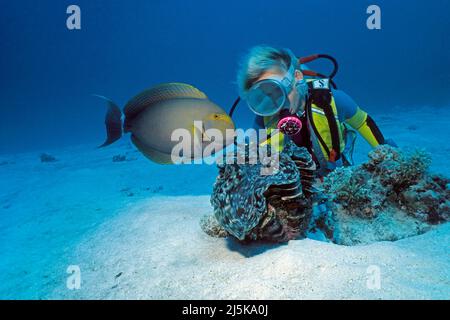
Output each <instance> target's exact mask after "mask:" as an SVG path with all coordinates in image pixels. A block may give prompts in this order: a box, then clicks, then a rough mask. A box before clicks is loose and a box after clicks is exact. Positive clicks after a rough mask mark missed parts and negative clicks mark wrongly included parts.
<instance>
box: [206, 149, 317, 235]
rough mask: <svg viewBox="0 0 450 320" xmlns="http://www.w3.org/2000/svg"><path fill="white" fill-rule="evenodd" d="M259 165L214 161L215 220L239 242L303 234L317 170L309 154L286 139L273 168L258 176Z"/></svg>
mask: <svg viewBox="0 0 450 320" xmlns="http://www.w3.org/2000/svg"><path fill="white" fill-rule="evenodd" d="M241 156H242V155H241ZM236 158H237V156H236ZM236 158H235V159H236ZM262 166H263V165H262V164H261V163H259V162H258V163H257V164H249V163H245V164H238V163H237V162H236V161H235V162H234V163H233V164H223V165H219V175H218V177H217V179H216V182H215V184H214V187H213V193H212V196H211V204H212V206H213V208H214V215H215V218H216V219H217V221H218V223H219V225H220V226H221V227H222V228H223V229H224V230H226V232H227V233H228V234H229V235H232V236H234V237H235V238H237V239H239V240H240V241H249V240H267V241H273V242H285V241H288V240H291V239H295V238H298V237H300V236H302V235H304V233H305V231H306V229H307V226H308V223H309V220H310V217H311V194H312V193H313V189H312V183H313V180H314V171H315V169H316V166H315V163H314V161H313V160H312V158H311V155H310V154H309V153H308V151H307V150H306V149H305V148H299V147H296V146H294V145H293V144H289V145H288V146H287V147H286V148H285V149H284V150H283V152H281V153H280V154H279V170H278V171H277V172H274V173H273V174H271V175H261V169H262Z"/></svg>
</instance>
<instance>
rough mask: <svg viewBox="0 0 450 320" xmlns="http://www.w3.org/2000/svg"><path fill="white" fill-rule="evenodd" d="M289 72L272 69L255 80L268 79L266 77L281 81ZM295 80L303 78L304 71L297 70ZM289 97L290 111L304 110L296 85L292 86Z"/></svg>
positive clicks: (292, 112)
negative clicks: (301, 108)
mask: <svg viewBox="0 0 450 320" xmlns="http://www.w3.org/2000/svg"><path fill="white" fill-rule="evenodd" d="M286 74H287V72H286V71H281V70H279V69H272V70H268V71H266V72H264V73H263V74H262V75H261V76H260V77H259V78H258V79H257V80H256V81H255V82H257V81H261V80H266V79H274V80H278V81H281V80H282V79H283V78H284V77H286ZM294 77H295V82H297V81H300V80H302V79H303V73H302V72H301V71H300V70H295V74H294ZM288 99H289V112H290V113H291V114H296V113H297V112H299V111H300V112H303V110H300V107H301V106H300V97H299V94H298V91H297V90H296V88H295V85H293V86H292V89H291V91H290V92H289V93H288Z"/></svg>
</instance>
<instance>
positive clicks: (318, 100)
mask: <svg viewBox="0 0 450 320" xmlns="http://www.w3.org/2000/svg"><path fill="white" fill-rule="evenodd" d="M316 81H320V80H316ZM316 81H311V82H309V83H308V86H309V99H308V102H307V104H306V113H307V116H308V120H309V123H310V125H311V127H312V129H313V131H314V133H315V135H316V137H317V139H318V140H319V142H320V144H321V145H322V147H323V149H324V150H325V152H326V153H327V156H328V159H329V161H330V162H336V161H337V160H339V159H340V158H341V144H340V138H339V137H340V135H339V127H338V123H337V120H336V118H335V114H334V112H333V108H332V106H331V99H332V93H331V90H330V88H329V87H328V85H325V86H323V82H321V83H320V85H319V86H317V85H314V83H315V82H316ZM312 104H315V105H316V106H317V107H318V108H320V109H322V110H323V112H324V115H325V117H326V119H327V122H328V127H329V128H330V133H331V145H332V149H331V150H330V149H329V148H328V146H327V144H326V143H325V141H324V140H323V138H322V136H321V135H320V133H319V131H318V130H317V127H316V125H315V123H314V119H313V116H312Z"/></svg>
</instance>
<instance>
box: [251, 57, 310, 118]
mask: <svg viewBox="0 0 450 320" xmlns="http://www.w3.org/2000/svg"><path fill="white" fill-rule="evenodd" d="M290 55H291V65H290V67H289V70H288V72H287V73H286V76H285V77H284V78H282V79H264V80H261V81H258V82H256V83H255V84H254V85H253V86H252V87H251V88H250V89H249V91H248V93H247V96H246V100H247V103H248V106H249V108H250V110H252V111H253V112H254V113H255V114H256V115H259V116H273V115H274V114H276V113H278V112H279V111H280V110H281V109H282V108H283V107H286V106H288V105H289V98H288V95H289V93H290V92H291V91H292V89H293V88H294V87H295V88H296V89H297V91H298V92H299V96H300V106H303V105H304V104H305V101H306V96H307V91H308V86H307V84H306V81H305V80H304V79H302V80H300V81H298V82H296V80H295V69H296V67H297V63H296V61H297V58H296V57H295V56H294V55H293V54H292V53H291V52H290Z"/></svg>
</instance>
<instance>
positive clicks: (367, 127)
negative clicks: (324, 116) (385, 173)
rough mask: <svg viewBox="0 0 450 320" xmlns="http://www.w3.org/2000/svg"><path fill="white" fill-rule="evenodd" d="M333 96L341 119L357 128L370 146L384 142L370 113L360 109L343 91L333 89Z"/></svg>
mask: <svg viewBox="0 0 450 320" xmlns="http://www.w3.org/2000/svg"><path fill="white" fill-rule="evenodd" d="M333 96H334V98H335V101H336V108H337V109H338V115H339V118H340V120H341V121H345V122H346V123H347V124H349V125H350V126H351V127H352V128H354V129H355V130H357V131H358V132H359V133H360V134H361V136H363V138H364V139H366V141H367V142H368V143H369V144H370V145H371V146H372V147H376V146H378V145H380V144H385V143H386V141H385V138H384V136H383V134H382V133H381V130H380V129H379V128H378V126H377V124H376V123H375V121H374V120H373V119H372V117H371V116H370V115H368V114H367V112H365V111H364V110H362V109H361V108H360V107H358V105H357V104H356V102H355V101H354V100H353V99H352V98H351V97H350V96H349V95H347V94H346V93H345V92H343V91H341V90H334V91H333Z"/></svg>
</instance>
